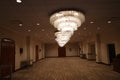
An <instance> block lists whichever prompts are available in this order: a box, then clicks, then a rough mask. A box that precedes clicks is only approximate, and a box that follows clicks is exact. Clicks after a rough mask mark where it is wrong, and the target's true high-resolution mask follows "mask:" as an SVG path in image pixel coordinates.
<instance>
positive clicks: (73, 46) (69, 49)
mask: <svg viewBox="0 0 120 80" xmlns="http://www.w3.org/2000/svg"><path fill="white" fill-rule="evenodd" d="M58 47H59V46H58V44H57V43H56V44H46V45H45V55H46V57H58ZM78 49H79V45H78V43H68V44H67V45H66V56H78V55H79V50H78Z"/></svg>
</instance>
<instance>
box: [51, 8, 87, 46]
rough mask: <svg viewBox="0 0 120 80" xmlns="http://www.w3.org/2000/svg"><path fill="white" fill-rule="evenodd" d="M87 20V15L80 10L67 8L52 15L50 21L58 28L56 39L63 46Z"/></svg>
mask: <svg viewBox="0 0 120 80" xmlns="http://www.w3.org/2000/svg"><path fill="white" fill-rule="evenodd" d="M84 21H85V16H84V15H83V14H82V13H81V12H78V11H74V10H67V11H60V12H58V13H54V14H53V15H52V16H51V17H50V23H51V24H52V25H53V26H54V27H55V28H57V30H58V32H56V33H55V36H56V39H55V40H56V41H57V42H58V44H59V46H60V47H63V46H64V45H65V44H66V43H67V42H68V41H69V40H70V38H71V36H72V35H73V33H74V31H76V30H77V29H78V27H80V26H81V24H82V23H83V22H84Z"/></svg>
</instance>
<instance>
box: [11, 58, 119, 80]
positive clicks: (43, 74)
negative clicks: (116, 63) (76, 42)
mask: <svg viewBox="0 0 120 80" xmlns="http://www.w3.org/2000/svg"><path fill="white" fill-rule="evenodd" d="M13 80H120V74H119V73H117V72H114V71H113V70H112V67H111V66H107V65H102V64H97V63H96V62H95V61H88V60H85V59H80V58H79V57H65V58H46V59H43V60H40V61H38V62H37V63H35V64H34V65H33V66H31V67H28V68H26V69H23V70H19V71H17V72H15V73H14V74H13Z"/></svg>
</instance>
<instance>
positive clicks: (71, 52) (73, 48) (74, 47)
mask: <svg viewBox="0 0 120 80" xmlns="http://www.w3.org/2000/svg"><path fill="white" fill-rule="evenodd" d="M66 56H79V44H78V43H68V44H67V45H66Z"/></svg>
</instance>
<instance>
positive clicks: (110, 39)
mask: <svg viewBox="0 0 120 80" xmlns="http://www.w3.org/2000/svg"><path fill="white" fill-rule="evenodd" d="M109 28H110V27H109ZM119 34H120V31H119V30H118V29H116V28H114V29H113V28H110V29H109V30H108V31H104V30H103V32H102V33H100V34H99V35H100V37H99V38H100V41H96V40H97V35H96V36H90V37H87V38H86V39H85V40H84V41H81V43H82V46H81V45H80V47H82V50H83V53H85V54H86V55H87V53H89V50H88V47H89V46H88V45H89V43H92V42H93V41H94V42H95V45H96V52H97V53H96V62H103V63H106V64H109V63H110V62H109V54H108V52H107V44H115V51H116V54H118V53H120V37H119ZM81 43H79V44H81ZM98 45H99V47H98ZM98 50H99V51H98ZM87 58H88V56H87Z"/></svg>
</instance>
